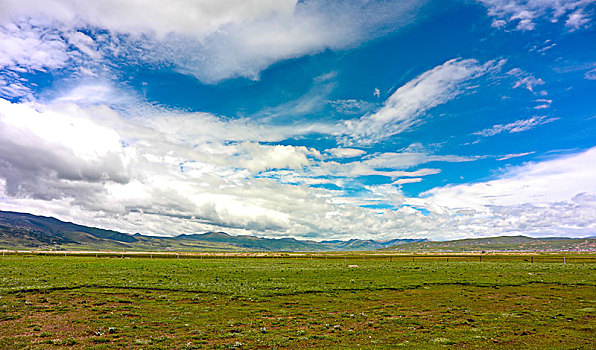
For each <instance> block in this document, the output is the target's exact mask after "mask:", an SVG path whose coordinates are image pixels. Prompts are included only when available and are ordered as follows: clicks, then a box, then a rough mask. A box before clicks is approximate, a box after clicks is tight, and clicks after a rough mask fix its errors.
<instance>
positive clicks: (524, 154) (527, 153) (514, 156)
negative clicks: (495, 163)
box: [497, 151, 536, 160]
mask: <svg viewBox="0 0 596 350" xmlns="http://www.w3.org/2000/svg"><path fill="white" fill-rule="evenodd" d="M534 153H536V152H534V151H532V152H524V153H511V154H506V155H504V156H502V157H500V158H497V160H507V159H511V158H518V157H523V156H527V155H530V154H534Z"/></svg>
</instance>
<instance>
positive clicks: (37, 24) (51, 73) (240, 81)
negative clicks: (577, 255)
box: [0, 0, 596, 240]
mask: <svg viewBox="0 0 596 350" xmlns="http://www.w3.org/2000/svg"><path fill="white" fill-rule="evenodd" d="M2 3H3V5H2V6H3V8H4V9H5V10H3V14H1V15H0V209H2V210H14V211H24V212H30V213H34V214H41V215H51V216H55V217H58V218H61V219H64V220H70V221H74V222H77V223H81V224H87V225H92V226H99V227H104V228H109V229H117V230H122V231H125V232H130V233H134V232H142V233H145V234H156V235H177V234H182V233H185V234H189V233H199V232H204V231H208V230H223V231H226V232H230V233H234V234H254V235H259V236H267V237H296V238H311V239H317V240H319V239H349V238H373V239H390V238H396V237H411V238H421V237H425V238H432V239H452V238H463V237H483V236H495V235H516V234H524V235H530V236H571V237H584V236H591V235H594V234H595V233H596V181H595V180H596V165H595V164H596V137H595V136H594V135H596V55H595V53H596V30H595V27H594V14H595V12H596V2H595V1H593V0H557V1H555V0H529V1H521V0H478V1H472V0H469V1H453V2H449V4H447V5H446V4H445V2H439V1H419V0H408V1H395V2H392V1H383V2H375V1H356V0H355V1H346V2H342V3H337V2H333V1H322V0H321V1H319V0H316V1H300V2H295V1H289V0H280V1H271V2H265V1H256V0H255V1H244V0H243V1H240V0H226V1H217V2H212V1H199V2H191V1H183V0H177V1H171V2H168V4H167V5H164V4H163V3H162V2H160V1H149V2H142V1H125V2H122V1H113V0H100V1H95V2H93V3H92V4H85V6H83V5H81V4H79V3H78V2H77V1H73V0H72V1H71V0H54V1H52V6H47V4H46V3H47V2H43V3H44V4H46V5H44V6H42V5H41V2H39V1H35V0H26V1H10V0H5V1H2ZM42 9H43V10H42Z"/></svg>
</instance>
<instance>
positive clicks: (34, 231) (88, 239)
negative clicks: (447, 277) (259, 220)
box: [0, 211, 426, 251]
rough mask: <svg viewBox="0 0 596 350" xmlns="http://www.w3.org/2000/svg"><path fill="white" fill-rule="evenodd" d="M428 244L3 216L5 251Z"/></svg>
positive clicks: (0, 239) (0, 235)
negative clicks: (153, 229)
mask: <svg viewBox="0 0 596 350" xmlns="http://www.w3.org/2000/svg"><path fill="white" fill-rule="evenodd" d="M420 241H426V239H391V240H385V241H375V240H361V239H350V240H347V241H342V240H332V241H322V242H317V241H312V240H298V239H295V238H289V237H285V238H264V237H257V236H250V235H237V236H234V235H230V234H228V233H226V232H221V231H220V232H214V231H209V232H205V233H197V234H181V235H178V236H175V237H156V236H148V235H143V234H141V233H138V232H137V233H135V234H128V233H122V232H118V231H114V230H106V229H100V228H95V227H89V226H84V225H79V224H75V223H71V222H65V221H61V220H59V219H56V218H54V217H48V216H39V215H34V214H28V213H18V212H9V211H0V247H6V248H10V247H22V248H42V249H43V248H45V249H55V248H56V246H60V247H63V248H69V249H74V250H87V249H95V248H100V249H101V248H102V247H103V248H105V249H114V248H117V249H130V250H141V249H155V250H216V251H222V250H223V251H234V250H240V251H345V250H375V249H379V248H384V247H389V246H391V245H396V244H403V243H411V242H420Z"/></svg>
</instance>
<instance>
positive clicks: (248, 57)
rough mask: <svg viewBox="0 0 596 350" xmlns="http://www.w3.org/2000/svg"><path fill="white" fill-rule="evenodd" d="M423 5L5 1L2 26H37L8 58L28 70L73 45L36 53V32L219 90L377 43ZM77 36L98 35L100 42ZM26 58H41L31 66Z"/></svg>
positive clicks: (415, 0) (413, 1)
mask: <svg viewBox="0 0 596 350" xmlns="http://www.w3.org/2000/svg"><path fill="white" fill-rule="evenodd" d="M424 2H425V0H407V1H396V2H383V3H369V2H360V1H348V2H341V3H337V2H332V1H324V0H313V1H306V2H297V1H295V0H282V1H260V0H249V1H244V0H224V1H217V2H213V1H189V0H174V1H169V2H168V3H167V4H164V3H163V2H161V1H157V0H152V1H127V2H122V1H115V0H99V1H93V3H82V2H80V1H75V0H51V1H49V2H48V1H39V0H23V1H15V0H6V1H4V2H3V4H2V7H3V11H2V14H0V23H3V24H4V28H12V27H14V22H13V20H15V19H16V20H18V21H23V20H25V19H30V21H31V22H32V23H34V27H32V28H30V29H29V30H25V31H23V30H21V31H22V33H21V36H24V35H27V36H29V37H31V36H33V38H32V39H31V40H29V41H28V42H21V43H18V42H16V41H15V39H14V38H11V45H13V46H14V45H17V44H18V45H17V46H18V50H16V53H15V54H11V55H12V56H8V57H10V58H11V61H14V60H20V63H21V64H23V65H25V64H31V63H35V64H38V63H40V62H42V61H43V60H41V59H39V57H38V56H39V55H41V54H48V53H49V52H50V51H49V50H50V49H51V50H53V51H51V52H54V53H55V55H54V56H55V57H52V60H53V61H55V63H56V64H57V63H62V64H63V63H64V61H65V57H64V51H65V49H66V48H65V47H64V45H65V43H66V41H65V40H63V39H61V38H60V37H59V36H58V37H57V40H55V41H54V42H53V43H52V47H45V48H44V47H40V48H41V49H40V50H36V49H35V47H36V45H34V44H35V43H34V42H33V41H34V40H36V39H39V37H37V38H35V35H36V32H37V31H48V30H49V31H51V32H53V33H58V34H60V33H61V34H63V35H62V36H63V37H64V38H67V41H68V44H71V45H74V46H76V47H77V49H78V50H79V51H80V52H82V53H84V54H86V55H87V56H89V57H88V59H91V60H99V59H101V57H104V56H114V57H121V56H122V55H126V56H127V61H129V62H133V61H135V60H137V61H139V62H145V63H147V62H148V63H153V64H160V65H162V64H163V63H166V64H167V65H169V66H172V67H173V68H174V69H176V70H178V71H180V72H182V73H185V74H190V75H193V76H195V77H197V78H198V79H200V80H202V81H203V82H207V83H215V82H218V81H220V80H223V79H227V78H232V77H247V78H250V79H255V78H258V75H259V73H260V71H261V70H263V69H265V68H267V67H268V66H270V65H271V64H273V63H275V62H277V61H281V60H285V59H290V58H295V57H300V56H304V55H311V54H316V53H318V52H321V51H323V50H326V49H332V50H337V49H343V48H347V47H351V46H353V45H356V44H358V43H360V42H362V41H365V40H370V39H371V38H374V37H377V36H379V35H381V34H383V33H384V32H386V31H389V30H395V29H396V28H400V27H402V26H404V25H406V24H408V23H410V22H412V21H413V20H414V19H415V13H416V11H417V9H418V8H419V6H420V5H421V4H422V3H424ZM11 26H12V27H11ZM78 29H87V30H90V31H93V32H96V33H97V34H96V36H97V39H99V40H98V42H94V41H93V38H91V37H89V36H87V35H85V34H83V33H82V32H79V31H78ZM106 31H107V34H105V33H104V32H106ZM24 39H25V38H23V40H24ZM0 40H1V38H0ZM42 44H43V45H48V44H49V42H48V41H47V40H44V42H43V43H42ZM42 49H43V50H42ZM22 53H32V54H34V56H33V58H32V59H27V56H24V55H22ZM23 60H25V61H23ZM33 60H35V62H32V61H33ZM31 69H34V68H31Z"/></svg>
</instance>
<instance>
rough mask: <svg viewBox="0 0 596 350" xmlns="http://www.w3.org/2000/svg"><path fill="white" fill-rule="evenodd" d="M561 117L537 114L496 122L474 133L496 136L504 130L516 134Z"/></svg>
mask: <svg viewBox="0 0 596 350" xmlns="http://www.w3.org/2000/svg"><path fill="white" fill-rule="evenodd" d="M558 119H559V118H548V117H546V116H536V117H532V118H529V119H520V120H516V121H514V122H511V123H509V124H496V125H493V126H492V127H490V128H487V129H484V130H481V131H478V132H475V133H473V135H479V136H484V137H487V136H495V135H498V134H501V133H504V132H507V133H510V134H514V133H518V132H522V131H526V130H530V129H533V128H535V127H536V126H538V125H543V124H548V123H552V122H554V121H555V120H558Z"/></svg>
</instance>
